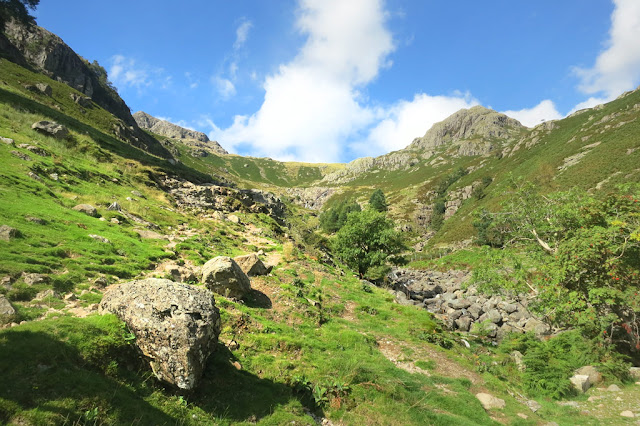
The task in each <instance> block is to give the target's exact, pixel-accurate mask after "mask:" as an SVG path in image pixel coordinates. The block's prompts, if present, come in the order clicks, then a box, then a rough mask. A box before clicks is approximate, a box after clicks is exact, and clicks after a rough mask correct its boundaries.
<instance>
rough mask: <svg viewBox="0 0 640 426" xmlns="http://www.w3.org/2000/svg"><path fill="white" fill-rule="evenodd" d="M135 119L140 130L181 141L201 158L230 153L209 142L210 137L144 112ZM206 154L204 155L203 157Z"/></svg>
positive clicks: (139, 113) (135, 116)
mask: <svg viewBox="0 0 640 426" xmlns="http://www.w3.org/2000/svg"><path fill="white" fill-rule="evenodd" d="M133 118H134V119H135V120H136V122H137V123H138V126H140V128H142V129H145V130H148V131H150V132H152V133H155V134H157V135H161V136H165V137H167V138H170V139H179V140H180V142H182V143H184V144H185V145H187V146H191V147H192V148H194V154H195V155H196V156H199V157H204V156H206V153H212V154H216V155H226V154H228V152H227V151H226V150H225V149H224V148H222V147H221V146H220V144H218V142H216V141H212V140H209V137H208V136H207V135H206V134H204V133H202V132H197V131H195V130H190V129H185V128H184V127H180V126H178V125H177V124H173V123H170V122H168V121H165V120H160V119H158V118H155V117H153V116H152V115H149V114H147V113H146V112H144V111H138V112H136V113H134V114H133ZM203 154H204V155H203Z"/></svg>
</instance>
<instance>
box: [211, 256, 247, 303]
mask: <svg viewBox="0 0 640 426" xmlns="http://www.w3.org/2000/svg"><path fill="white" fill-rule="evenodd" d="M202 283H203V284H204V285H205V286H206V287H207V288H208V289H209V290H211V291H213V292H215V293H218V294H221V295H223V296H226V297H232V298H235V299H241V298H242V297H244V296H245V295H246V294H247V293H249V292H250V291H251V282H250V281H249V277H247V274H245V273H244V272H243V271H242V269H241V268H240V266H238V264H237V263H236V262H235V261H234V260H233V259H231V258H230V257H227V256H218V257H214V258H213V259H211V260H210V261H208V262H207V263H205V264H204V266H203V267H202Z"/></svg>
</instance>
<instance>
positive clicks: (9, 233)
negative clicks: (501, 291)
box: [0, 225, 20, 241]
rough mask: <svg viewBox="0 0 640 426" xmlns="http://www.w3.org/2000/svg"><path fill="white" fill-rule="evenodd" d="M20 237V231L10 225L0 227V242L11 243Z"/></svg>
mask: <svg viewBox="0 0 640 426" xmlns="http://www.w3.org/2000/svg"><path fill="white" fill-rule="evenodd" d="M19 236H20V231H18V230H17V229H16V228H12V227H10V226H8V225H2V226H0V240H4V241H10V240H12V239H14V238H18V237H19Z"/></svg>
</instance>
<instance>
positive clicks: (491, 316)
mask: <svg viewBox="0 0 640 426" xmlns="http://www.w3.org/2000/svg"><path fill="white" fill-rule="evenodd" d="M487 319H488V320H489V321H491V322H492V323H494V324H500V323H501V322H502V314H500V311H498V310H497V309H492V310H490V311H489V312H487Z"/></svg>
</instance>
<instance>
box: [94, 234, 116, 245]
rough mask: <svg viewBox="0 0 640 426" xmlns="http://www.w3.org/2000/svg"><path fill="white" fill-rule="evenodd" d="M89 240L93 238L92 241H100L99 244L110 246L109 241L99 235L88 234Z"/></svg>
mask: <svg viewBox="0 0 640 426" xmlns="http://www.w3.org/2000/svg"><path fill="white" fill-rule="evenodd" d="M89 238H93V239H94V240H96V241H100V242H101V243H104V244H110V243H111V241H109V239H108V238H105V237H103V236H101V235H96V234H89Z"/></svg>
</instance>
